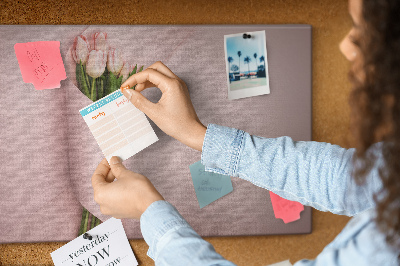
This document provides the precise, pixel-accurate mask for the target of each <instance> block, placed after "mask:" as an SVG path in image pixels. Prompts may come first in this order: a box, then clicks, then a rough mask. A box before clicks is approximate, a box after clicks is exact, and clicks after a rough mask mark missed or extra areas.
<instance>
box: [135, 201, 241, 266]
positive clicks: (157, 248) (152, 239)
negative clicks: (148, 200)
mask: <svg viewBox="0 0 400 266" xmlns="http://www.w3.org/2000/svg"><path fill="white" fill-rule="evenodd" d="M140 227H141V230H142V234H143V237H144V239H145V241H146V243H147V244H148V245H149V250H148V252H147V255H148V256H149V257H151V258H152V259H153V260H154V261H155V262H156V265H234V264H233V263H231V262H229V261H227V260H225V259H224V258H223V257H222V256H221V255H219V254H218V253H217V252H215V250H214V248H213V246H212V245H211V244H210V243H208V242H207V241H205V240H203V239H202V238H201V237H200V236H199V235H198V234H197V233H196V232H195V231H194V230H193V228H192V227H191V226H190V225H189V224H188V223H187V222H186V220H185V219H184V218H183V217H182V216H181V215H180V214H179V212H178V211H177V210H176V209H175V207H173V206H172V205H171V204H170V203H168V202H166V201H156V202H154V203H153V204H151V205H150V206H149V207H148V208H147V210H146V211H145V212H144V213H143V214H142V216H141V218H140Z"/></svg>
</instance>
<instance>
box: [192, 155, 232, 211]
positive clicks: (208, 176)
mask: <svg viewBox="0 0 400 266" xmlns="http://www.w3.org/2000/svg"><path fill="white" fill-rule="evenodd" d="M189 169H190V173H191V175H192V180H193V185H194V190H195V191H196V196H197V201H198V202H199V205H200V208H203V207H204V206H207V205H208V204H210V203H211V202H213V201H216V200H217V199H219V198H221V197H223V196H225V195H226V194H228V193H230V192H232V191H233V187H232V181H231V177H230V176H226V175H220V174H216V173H211V172H206V171H205V167H204V165H202V164H201V162H200V161H198V162H196V163H194V164H192V165H190V166H189Z"/></svg>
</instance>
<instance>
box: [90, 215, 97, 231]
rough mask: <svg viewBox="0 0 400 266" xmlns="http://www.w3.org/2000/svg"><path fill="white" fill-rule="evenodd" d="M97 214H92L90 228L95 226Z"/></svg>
mask: <svg viewBox="0 0 400 266" xmlns="http://www.w3.org/2000/svg"><path fill="white" fill-rule="evenodd" d="M96 219H97V218H96V216H94V215H93V214H92V220H91V221H90V229H92V228H94V225H95V222H96Z"/></svg>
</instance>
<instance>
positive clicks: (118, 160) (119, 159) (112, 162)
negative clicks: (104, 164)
mask: <svg viewBox="0 0 400 266" xmlns="http://www.w3.org/2000/svg"><path fill="white" fill-rule="evenodd" d="M121 162H122V161H121V158H119V157H118V156H113V157H112V158H111V160H110V163H111V164H119V163H121Z"/></svg>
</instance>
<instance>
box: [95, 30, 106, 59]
mask: <svg viewBox="0 0 400 266" xmlns="http://www.w3.org/2000/svg"><path fill="white" fill-rule="evenodd" d="M93 49H94V50H96V51H103V52H104V53H106V55H107V50H108V45H107V33H105V32H104V33H103V32H96V33H95V34H93Z"/></svg>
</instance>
